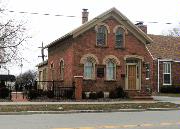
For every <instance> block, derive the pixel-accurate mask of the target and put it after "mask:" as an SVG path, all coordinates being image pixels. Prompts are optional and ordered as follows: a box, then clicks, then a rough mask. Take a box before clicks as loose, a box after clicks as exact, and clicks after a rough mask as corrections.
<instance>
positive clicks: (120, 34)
mask: <svg viewBox="0 0 180 129" xmlns="http://www.w3.org/2000/svg"><path fill="white" fill-rule="evenodd" d="M123 45H124V30H123V29H122V28H118V29H117V31H116V44H115V47H116V48H122V47H123Z"/></svg>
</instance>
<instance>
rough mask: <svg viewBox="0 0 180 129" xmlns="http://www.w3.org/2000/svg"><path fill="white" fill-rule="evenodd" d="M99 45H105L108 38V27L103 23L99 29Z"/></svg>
mask: <svg viewBox="0 0 180 129" xmlns="http://www.w3.org/2000/svg"><path fill="white" fill-rule="evenodd" d="M96 36H97V37H96V39H97V41H96V42H97V46H105V45H106V40H107V28H106V26H104V25H101V26H99V27H98V29H97V35H96Z"/></svg>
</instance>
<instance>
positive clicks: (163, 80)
mask: <svg viewBox="0 0 180 129" xmlns="http://www.w3.org/2000/svg"><path fill="white" fill-rule="evenodd" d="M164 64H170V73H164ZM164 74H170V83H164ZM163 85H172V76H171V62H163Z"/></svg>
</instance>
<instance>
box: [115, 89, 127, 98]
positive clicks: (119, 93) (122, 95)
mask: <svg viewBox="0 0 180 129" xmlns="http://www.w3.org/2000/svg"><path fill="white" fill-rule="evenodd" d="M116 94H117V95H116V96H117V98H125V97H126V93H125V92H124V90H123V88H122V87H118V88H116Z"/></svg>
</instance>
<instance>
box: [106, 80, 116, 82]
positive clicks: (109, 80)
mask: <svg viewBox="0 0 180 129" xmlns="http://www.w3.org/2000/svg"><path fill="white" fill-rule="evenodd" d="M104 81H105V82H116V81H117V80H104Z"/></svg>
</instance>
